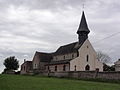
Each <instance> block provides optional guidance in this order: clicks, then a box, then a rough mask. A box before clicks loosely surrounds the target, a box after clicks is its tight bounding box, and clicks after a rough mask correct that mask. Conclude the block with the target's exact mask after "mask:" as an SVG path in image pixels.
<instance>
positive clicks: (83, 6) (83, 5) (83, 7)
mask: <svg viewBox="0 0 120 90" xmlns="http://www.w3.org/2000/svg"><path fill="white" fill-rule="evenodd" d="M82 9H83V11H84V9H85V0H83V4H82Z"/></svg>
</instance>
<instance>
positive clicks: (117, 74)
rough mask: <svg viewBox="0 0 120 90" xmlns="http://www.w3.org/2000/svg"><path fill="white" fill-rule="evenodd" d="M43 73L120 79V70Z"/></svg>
mask: <svg viewBox="0 0 120 90" xmlns="http://www.w3.org/2000/svg"><path fill="white" fill-rule="evenodd" d="M43 75H46V76H48V75H49V76H54V77H66V78H78V79H80V78H82V79H84V78H88V79H90V78H93V79H94V78H101V79H113V80H120V72H97V71H76V72H74V71H68V72H50V73H47V72H44V73H43Z"/></svg>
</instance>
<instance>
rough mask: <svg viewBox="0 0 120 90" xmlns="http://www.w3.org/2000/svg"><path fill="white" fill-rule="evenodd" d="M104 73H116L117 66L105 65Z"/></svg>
mask: <svg viewBox="0 0 120 90" xmlns="http://www.w3.org/2000/svg"><path fill="white" fill-rule="evenodd" d="M103 71H115V66H114V65H112V66H109V65H107V64H105V63H103Z"/></svg>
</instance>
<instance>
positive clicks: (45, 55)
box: [35, 51, 52, 62]
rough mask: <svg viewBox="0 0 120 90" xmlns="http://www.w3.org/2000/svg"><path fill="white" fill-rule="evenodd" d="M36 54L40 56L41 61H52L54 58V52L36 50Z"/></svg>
mask: <svg viewBox="0 0 120 90" xmlns="http://www.w3.org/2000/svg"><path fill="white" fill-rule="evenodd" d="M35 55H38V56H39V58H40V61H41V62H50V61H51V59H52V53H44V52H37V51H36V54H35Z"/></svg>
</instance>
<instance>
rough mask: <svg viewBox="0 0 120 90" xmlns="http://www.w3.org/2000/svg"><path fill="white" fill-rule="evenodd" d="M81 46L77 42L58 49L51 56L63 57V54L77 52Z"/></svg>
mask: <svg viewBox="0 0 120 90" xmlns="http://www.w3.org/2000/svg"><path fill="white" fill-rule="evenodd" d="M81 46H82V44H81V45H80V44H79V43H78V42H74V43H70V44H67V45H64V46H61V47H59V48H58V49H57V51H56V52H55V53H54V54H53V55H54V56H56V55H63V54H68V53H73V52H77V51H78V49H79V48H80V47H81Z"/></svg>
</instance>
